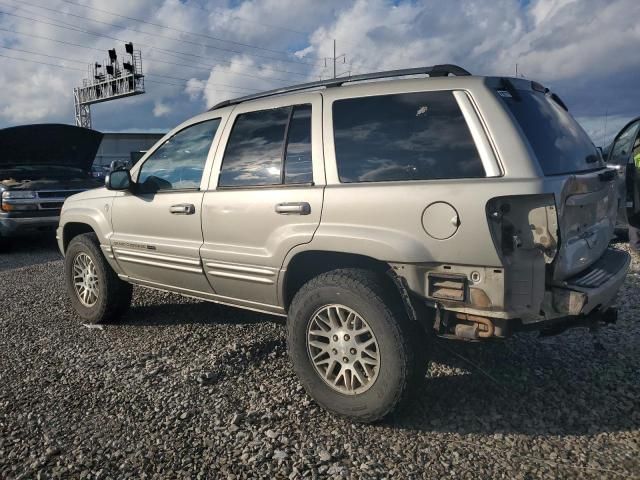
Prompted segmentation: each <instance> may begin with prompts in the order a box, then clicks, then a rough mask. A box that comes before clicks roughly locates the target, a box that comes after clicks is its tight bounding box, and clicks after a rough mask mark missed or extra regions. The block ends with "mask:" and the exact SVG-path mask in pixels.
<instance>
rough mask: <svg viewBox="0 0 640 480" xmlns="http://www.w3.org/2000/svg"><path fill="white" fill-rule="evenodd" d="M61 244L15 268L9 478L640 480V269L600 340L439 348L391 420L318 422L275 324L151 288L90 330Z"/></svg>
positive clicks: (0, 417)
mask: <svg viewBox="0 0 640 480" xmlns="http://www.w3.org/2000/svg"><path fill="white" fill-rule="evenodd" d="M61 275H62V262H61V260H60V256H59V254H57V252H56V250H55V245H54V244H53V242H51V241H48V240H46V239H45V240H41V241H39V242H38V243H37V245H36V246H35V247H30V246H27V245H26V244H20V245H16V246H15V247H14V250H13V251H12V252H11V253H10V254H0V280H1V282H0V285H1V288H2V293H1V294H0V298H1V300H2V303H1V307H2V309H1V310H0V478H57V477H63V478H80V479H82V478H114V479H115V478H118V479H120V478H217V477H221V478H291V479H293V478H324V477H333V478H445V477H446V478H469V479H477V478H539V477H547V478H548V477H555V478H557V477H563V478H564V477H566V478H625V479H626V478H640V409H639V408H638V407H639V398H640V369H639V365H640V348H639V342H640V323H639V322H638V312H639V309H640V295H639V293H640V277H639V275H640V258H638V257H634V264H633V268H632V271H631V273H630V274H629V276H628V278H627V281H626V283H625V285H624V288H623V290H622V292H621V295H620V298H619V301H618V306H619V308H620V318H619V320H618V323H617V324H616V325H614V326H610V327H606V328H603V329H602V330H601V331H600V334H599V335H598V338H599V340H600V342H601V344H602V345H603V347H604V348H603V349H600V348H596V347H595V345H594V341H593V337H592V336H591V335H590V334H589V333H588V332H587V331H586V330H585V329H577V330H574V331H571V332H568V333H565V334H563V335H560V336H556V337H549V338H543V339H541V338H538V337H537V336H536V335H523V336H518V337H516V338H513V339H510V340H508V341H506V342H501V343H495V344H482V345H473V344H461V343H458V342H447V341H440V342H438V343H437V344H436V345H435V346H434V353H433V356H434V361H433V363H432V366H431V368H430V371H429V374H428V378H427V379H425V382H424V384H423V385H422V387H421V389H420V392H419V395H417V396H416V398H415V400H414V401H413V402H412V403H411V405H409V407H408V409H407V410H406V411H405V412H402V413H401V414H399V415H396V416H395V417H394V418H392V419H389V420H388V421H386V422H384V423H383V424H379V425H372V426H362V425H353V424H351V423H349V422H347V421H344V420H341V419H337V418H334V417H332V416H331V415H329V414H327V413H325V412H324V411H322V410H321V409H320V408H318V407H317V406H316V405H315V404H314V403H313V401H311V400H310V399H309V397H307V396H306V395H305V393H304V392H303V391H302V389H301V387H300V386H299V385H298V382H297V381H296V379H295V377H294V375H293V373H292V370H291V368H290V366H289V363H288V361H287V357H286V349H285V328H284V325H283V323H282V321H280V320H278V319H274V318H272V317H268V316H264V315H259V314H253V313H249V312H243V311H240V310H232V309H229V308H224V307H220V306H216V305H213V304H208V303H203V302H197V301H194V300H189V299H185V298H182V297H179V296H175V295H172V294H166V293H161V292H154V291H151V290H144V289H136V290H135V296H134V305H133V308H132V310H131V311H130V313H128V314H127V316H126V317H125V319H124V321H123V322H122V324H119V325H115V326H107V327H105V328H104V329H97V328H91V329H89V328H86V327H83V326H82V325H81V323H80V321H79V320H78V318H77V317H76V316H75V315H74V313H73V311H72V309H71V306H70V304H69V302H68V301H67V297H66V293H65V291H64V288H63V285H62V281H61Z"/></svg>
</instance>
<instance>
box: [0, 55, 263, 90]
mask: <svg viewBox="0 0 640 480" xmlns="http://www.w3.org/2000/svg"><path fill="white" fill-rule="evenodd" d="M0 48H3V49H5V50H13V51H17V52H21V53H28V54H31V55H39V56H42V57H46V58H53V59H58V60H63V61H65V62H74V63H80V64H82V63H85V62H83V61H82V60H75V59H71V58H65V57H59V56H56V55H49V54H46V53H38V52H34V51H30V50H23V49H20V48H14V47H5V46H0ZM0 56H2V57H5V58H11V59H13V60H19V61H23V62H32V63H38V64H41V65H48V66H51V67H58V68H65V69H67V70H75V71H78V72H86V70H85V69H83V68H75V67H69V66H66V65H60V64H54V63H47V62H41V61H39V60H32V59H26V58H16V57H9V56H6V55H0ZM147 76H151V77H160V78H168V79H173V80H181V81H184V82H188V81H189V80H192V79H187V78H179V77H170V76H167V75H160V74H155V73H151V74H148V75H147ZM194 80H198V81H202V80H199V79H194ZM149 81H150V82H152V83H159V84H165V85H175V86H180V87H184V84H178V83H170V82H162V81H157V80H149ZM207 85H210V86H213V87H225V88H231V89H234V90H236V91H237V92H231V93H243V92H242V91H245V92H255V91H256V90H255V89H251V88H244V87H237V86H235V85H228V84H224V83H207ZM225 91H227V92H229V90H225Z"/></svg>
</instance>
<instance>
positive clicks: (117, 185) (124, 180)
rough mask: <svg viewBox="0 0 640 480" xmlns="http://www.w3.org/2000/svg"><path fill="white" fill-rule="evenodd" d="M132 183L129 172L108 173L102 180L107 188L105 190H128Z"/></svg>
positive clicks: (116, 171)
mask: <svg viewBox="0 0 640 480" xmlns="http://www.w3.org/2000/svg"><path fill="white" fill-rule="evenodd" d="M132 183H133V182H132V181H131V174H130V173H129V170H115V171H113V172H109V174H108V175H107V176H106V177H105V179H104V185H105V187H107V190H129V189H130V188H131V184H132Z"/></svg>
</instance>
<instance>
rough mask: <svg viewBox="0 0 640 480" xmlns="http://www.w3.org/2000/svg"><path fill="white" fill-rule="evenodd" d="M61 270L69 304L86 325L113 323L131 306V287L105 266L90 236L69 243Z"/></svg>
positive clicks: (91, 235) (104, 261) (91, 234)
mask: <svg viewBox="0 0 640 480" xmlns="http://www.w3.org/2000/svg"><path fill="white" fill-rule="evenodd" d="M64 271H65V272H64V275H65V283H66V286H67V291H68V293H69V297H70V299H71V303H72V304H73V307H74V308H75V310H76V312H78V315H80V317H81V318H82V319H83V320H85V321H87V322H88V323H108V322H113V321H116V320H118V319H119V318H120V317H121V316H122V315H123V314H124V312H125V311H126V310H127V309H128V308H129V306H130V305H131V296H132V292H133V287H132V286H131V284H129V283H127V282H124V281H122V280H120V278H118V275H117V274H116V273H115V272H114V271H113V269H112V268H111V266H110V265H109V264H108V263H107V260H106V259H105V258H104V255H103V254H102V252H101V251H100V243H99V241H98V238H97V237H96V235H95V234H94V233H85V234H82V235H78V236H77V237H74V238H73V240H71V242H70V243H69V247H68V248H67V251H66V253H65V258H64Z"/></svg>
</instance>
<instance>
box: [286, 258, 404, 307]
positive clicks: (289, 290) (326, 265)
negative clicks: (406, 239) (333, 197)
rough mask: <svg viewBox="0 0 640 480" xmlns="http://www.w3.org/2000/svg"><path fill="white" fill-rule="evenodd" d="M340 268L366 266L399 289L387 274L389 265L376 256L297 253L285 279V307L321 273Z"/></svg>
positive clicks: (393, 287) (389, 285)
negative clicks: (303, 287)
mask: <svg viewBox="0 0 640 480" xmlns="http://www.w3.org/2000/svg"><path fill="white" fill-rule="evenodd" d="M338 268H364V269H367V270H372V271H374V272H376V273H379V274H380V278H381V279H382V281H383V282H385V283H387V286H388V287H390V288H392V289H393V290H392V291H397V287H396V286H395V285H394V283H393V281H392V280H391V278H390V277H389V276H388V275H386V272H387V271H388V270H389V268H390V267H389V265H388V264H387V263H385V262H381V261H380V260H376V259H375V258H371V257H367V256H365V255H357V254H353V253H339V252H323V251H309V252H302V253H299V254H297V255H296V256H295V257H293V259H292V260H291V262H289V265H288V267H287V272H286V276H285V281H284V290H283V301H284V306H285V309H287V310H288V309H289V305H290V304H291V301H292V300H293V297H294V296H295V294H296V293H297V292H298V290H300V288H301V287H302V286H303V285H304V284H305V283H307V282H308V281H309V280H311V279H312V278H313V277H316V276H317V275H320V274H321V273H324V272H328V271H331V270H335V269H338Z"/></svg>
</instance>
